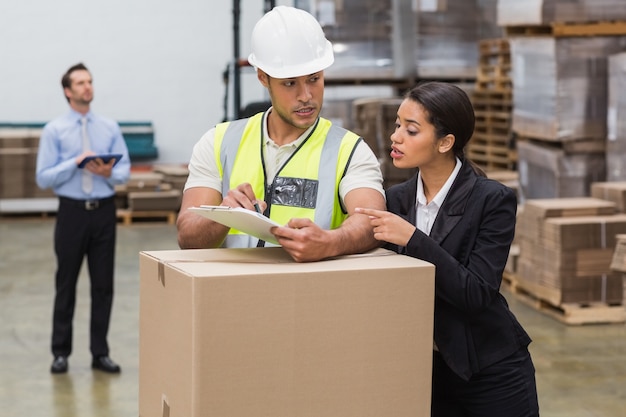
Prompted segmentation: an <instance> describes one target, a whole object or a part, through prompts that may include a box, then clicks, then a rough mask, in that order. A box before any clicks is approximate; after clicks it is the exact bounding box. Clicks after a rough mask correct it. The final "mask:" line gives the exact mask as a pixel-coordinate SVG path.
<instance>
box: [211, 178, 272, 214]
mask: <svg viewBox="0 0 626 417" xmlns="http://www.w3.org/2000/svg"><path fill="white" fill-rule="evenodd" d="M220 205H221V206H228V207H243V208H245V209H248V210H252V211H256V212H258V213H263V212H264V211H265V209H266V208H267V204H266V203H265V201H263V200H259V199H257V198H256V195H255V194H254V191H253V190H252V186H251V185H250V184H249V183H247V182H245V183H243V184H239V185H238V186H237V188H234V189H232V190H229V191H228V194H226V196H224V199H223V200H222V204H220Z"/></svg>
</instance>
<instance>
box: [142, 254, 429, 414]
mask: <svg viewBox="0 0 626 417" xmlns="http://www.w3.org/2000/svg"><path fill="white" fill-rule="evenodd" d="M140 271H141V285H140V291H141V297H140V380H139V385H140V387H139V394H140V395H139V396H140V401H139V402H140V404H139V415H140V416H151V417H152V416H159V417H161V416H166V415H167V416H169V417H177V416H181V417H182V416H185V417H199V416H252V415H255V416H259V415H265V416H272V417H279V416H290V417H291V416H321V415H324V416H342V417H349V416H359V417H363V416H383V415H388V416H391V415H393V416H428V415H430V392H431V388H430V383H431V367H432V332H433V307H434V304H433V303H434V266H433V265H431V264H428V263H426V262H424V261H420V260H417V259H414V258H410V257H407V256H401V255H396V254H394V253H392V252H388V251H383V250H379V251H375V252H373V253H371V254H368V255H360V256H348V257H341V258H337V259H332V260H327V261H322V262H314V263H296V262H293V261H292V260H291V258H290V257H289V256H288V255H287V254H286V253H285V252H284V251H283V250H282V249H281V248H253V249H208V250H187V251H155V252H142V253H141V254H140Z"/></svg>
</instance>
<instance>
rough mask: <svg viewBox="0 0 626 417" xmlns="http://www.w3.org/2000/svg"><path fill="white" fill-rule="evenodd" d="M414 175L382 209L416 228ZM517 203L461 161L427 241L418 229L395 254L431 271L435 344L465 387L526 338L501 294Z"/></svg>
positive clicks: (391, 190) (503, 188)
mask: <svg viewBox="0 0 626 417" xmlns="http://www.w3.org/2000/svg"><path fill="white" fill-rule="evenodd" d="M416 194H417V174H416V175H415V176H413V177H412V178H411V179H409V180H408V181H406V182H404V183H401V184H397V185H394V186H392V187H390V188H389V189H388V190H387V209H388V210H389V211H391V212H393V213H396V214H398V215H400V216H402V217H403V218H404V219H406V220H408V221H409V222H411V223H412V224H415V203H416ZM516 211H517V198H516V196H515V193H514V191H513V190H512V189H511V188H509V187H506V186H505V185H503V184H501V183H500V182H497V181H494V180H490V179H487V178H485V177H482V176H479V175H478V174H476V173H475V171H474V169H473V168H472V166H471V165H470V164H469V163H468V162H467V161H464V162H463V166H462V167H461V171H460V172H459V174H458V176H457V178H456V179H455V181H454V183H453V184H452V188H451V189H450V191H449V193H448V195H447V197H446V199H445V201H444V202H443V204H442V206H441V207H440V209H439V213H438V215H437V218H436V219H435V222H434V224H433V227H432V230H431V233H430V236H427V235H426V234H424V233H423V232H421V231H419V230H416V231H415V233H414V234H413V236H412V237H411V239H410V240H409V242H408V244H407V246H406V247H397V246H396V245H387V247H388V248H390V249H393V250H396V251H397V252H398V253H402V254H406V255H409V256H412V257H415V258H419V259H423V260H425V261H428V262H430V263H432V264H434V265H435V322H434V328H435V330H434V333H435V334H434V339H435V343H436V344H437V347H438V348H439V351H440V352H441V354H442V356H443V359H444V360H445V361H446V363H447V364H448V366H449V367H450V368H451V369H452V370H453V371H454V372H455V373H456V374H458V375H459V376H460V377H461V378H463V379H465V380H469V379H470V377H471V376H472V375H473V374H475V373H477V372H480V371H481V370H482V369H484V368H485V367H487V366H489V365H491V364H493V363H496V362H497V361H499V360H501V359H504V358H505V357H507V356H509V355H511V354H513V353H514V352H516V351H517V350H519V349H520V348H522V347H525V346H528V344H529V343H530V341H531V339H530V337H529V336H528V334H527V333H526V331H524V329H523V328H522V326H521V325H520V324H519V322H518V321H517V319H516V318H515V316H514V315H513V313H512V312H511V311H510V310H509V307H508V304H507V302H506V300H505V298H504V297H503V296H502V294H500V284H501V282H502V272H503V271H504V265H505V264H506V261H507V258H508V254H509V249H510V247H511V242H512V241H513V236H514V234H515V220H516V219H515V215H516Z"/></svg>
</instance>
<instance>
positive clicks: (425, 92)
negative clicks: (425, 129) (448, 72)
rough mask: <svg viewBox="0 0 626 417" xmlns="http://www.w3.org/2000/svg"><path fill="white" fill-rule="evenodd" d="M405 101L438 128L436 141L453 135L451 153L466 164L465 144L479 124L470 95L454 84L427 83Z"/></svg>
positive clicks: (411, 92) (476, 167)
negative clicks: (413, 105)
mask: <svg viewBox="0 0 626 417" xmlns="http://www.w3.org/2000/svg"><path fill="white" fill-rule="evenodd" d="M405 98H406V99H409V100H412V101H414V102H416V103H419V104H421V105H422V107H423V108H424V110H426V113H427V115H426V116H427V120H428V122H429V123H431V124H432V125H433V126H434V127H435V133H436V135H437V138H442V137H444V136H446V135H449V134H451V135H454V138H455V141H454V146H453V147H452V151H453V152H454V155H455V156H456V157H457V158H459V159H460V160H461V161H462V162H465V160H466V158H465V145H467V142H469V140H470V139H471V138H472V135H473V134H474V126H475V123H476V119H475V116H474V107H473V106H472V102H471V101H470V98H469V97H468V95H467V93H466V92H465V91H463V90H462V89H461V88H459V87H458V86H456V85H454V84H451V83H446V82H441V81H428V82H423V83H420V84H418V85H417V86H415V87H414V88H412V89H411V90H409V91H408V92H407V93H406V95H405ZM467 162H468V163H469V164H471V165H472V168H474V171H476V172H477V173H478V174H479V175H482V176H485V173H484V172H483V170H482V169H480V168H479V167H478V166H477V165H476V164H475V163H473V162H472V161H470V160H469V159H468V160H467Z"/></svg>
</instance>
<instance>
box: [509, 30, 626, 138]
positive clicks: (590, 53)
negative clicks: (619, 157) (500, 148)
mask: <svg viewBox="0 0 626 417" xmlns="http://www.w3.org/2000/svg"><path fill="white" fill-rule="evenodd" d="M509 42H510V46H511V63H512V78H513V126H512V128H513V130H514V131H515V132H517V133H518V134H521V135H522V136H529V137H533V138H538V139H544V140H548V141H558V142H561V141H570V140H579V139H597V140H601V141H604V140H605V138H606V117H607V87H606V82H607V66H608V57H609V56H610V55H612V54H615V53H617V52H621V51H624V50H626V36H588V37H563V38H559V37H551V36H533V37H511V38H510V39H509Z"/></svg>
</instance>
